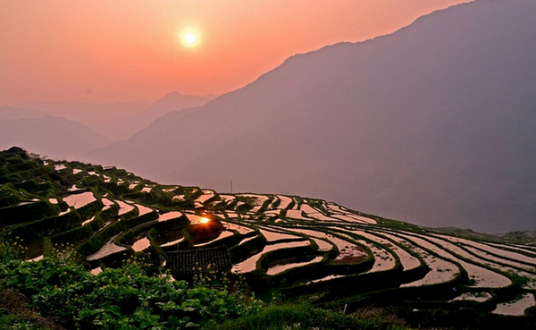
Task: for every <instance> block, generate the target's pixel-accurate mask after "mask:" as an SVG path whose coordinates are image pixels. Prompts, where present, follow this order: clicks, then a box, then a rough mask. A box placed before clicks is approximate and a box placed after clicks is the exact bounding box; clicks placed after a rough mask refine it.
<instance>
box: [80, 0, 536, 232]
mask: <svg viewBox="0 0 536 330" xmlns="http://www.w3.org/2000/svg"><path fill="white" fill-rule="evenodd" d="M534 12H536V2H534V1H527V0H524V1H483V0H481V1H476V2H474V3H469V4H464V5H459V6H455V7H452V8H449V9H447V10H443V11H438V12H435V13H432V14H430V15H428V16H425V17H423V18H420V19H418V20H417V21H416V22H415V23H413V24H412V25H410V26H409V27H407V28H404V29H402V30H400V31H398V32H396V33H394V34H392V35H388V36H384V37H380V38H376V39H374V40H370V41H366V42H362V43H357V44H349V43H346V44H337V45H334V46H330V47H326V48H323V49H321V50H319V51H315V52H311V53H308V54H303V55H297V56H293V57H291V58H289V59H288V60H287V61H285V63H283V64H282V65H281V66H280V67H278V68H276V69H275V70H273V71H271V72H269V73H267V74H265V75H263V76H261V77H260V78H259V79H258V80H257V81H255V82H254V83H252V84H250V85H248V86H246V87H245V88H243V89H240V90H237V91H235V92H232V93H228V94H226V95H223V96H221V97H219V98H217V99H215V100H214V101H212V102H210V103H209V104H207V105H205V106H203V107H199V108H195V109H190V110H185V111H181V112H178V113H177V112H176V113H170V114H168V115H166V116H164V117H163V118H161V119H160V120H157V121H155V122H154V123H153V124H152V125H151V126H149V127H148V128H147V129H145V130H143V131H141V132H139V133H137V134H136V135H134V136H133V137H132V138H130V139H129V140H128V141H126V142H124V143H116V144H112V145H110V146H109V147H108V148H106V149H104V150H100V151H98V152H95V153H92V154H91V155H90V157H89V160H96V161H99V162H106V163H109V164H114V165H118V166H121V167H126V168H128V169H130V170H133V171H136V172H137V173H139V174H141V175H143V176H146V177H150V178H153V179H156V180H160V181H161V182H162V181H163V182H181V183H183V184H196V185H200V186H205V187H212V188H215V189H218V190H220V191H225V190H228V187H229V181H230V180H231V179H232V180H233V185H234V187H235V191H256V192H273V193H275V192H278V193H287V194H298V195H306V196H313V197H319V198H324V199H328V200H334V201H337V202H339V203H342V204H345V205H348V206H350V207H353V208H358V209H360V210H363V211H368V212H371V213H377V214H382V215H384V216H391V217H395V218H398V219H401V220H404V219H406V220H407V221H410V222H416V223H420V224H425V225H429V226H457V227H470V228H473V229H478V230H480V231H486V232H500V231H509V230H516V229H534V224H533V219H534V218H535V217H536V204H535V203H534V197H536V174H535V173H534V171H533V169H534V168H535V165H536V159H535V158H536V130H535V129H534V127H536V113H535V112H534V109H535V108H536V94H535V93H534V92H533V89H534V86H536V63H535V61H534V54H535V53H536V38H534V37H533V34H534V33H533V31H536V20H534V19H533V15H532V13H534Z"/></svg>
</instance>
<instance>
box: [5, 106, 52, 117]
mask: <svg viewBox="0 0 536 330" xmlns="http://www.w3.org/2000/svg"><path fill="white" fill-rule="evenodd" d="M46 116H50V114H49V113H46V112H44V111H41V110H36V109H21V108H13V107H6V106H4V107H0V120H9V119H23V118H42V117H46Z"/></svg>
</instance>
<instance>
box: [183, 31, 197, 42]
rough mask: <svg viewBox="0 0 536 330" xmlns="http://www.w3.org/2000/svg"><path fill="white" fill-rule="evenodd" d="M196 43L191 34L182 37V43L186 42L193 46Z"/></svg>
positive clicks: (194, 37) (193, 35)
mask: <svg viewBox="0 0 536 330" xmlns="http://www.w3.org/2000/svg"><path fill="white" fill-rule="evenodd" d="M196 41H197V38H196V36H195V34H193V33H191V32H188V33H186V35H185V36H184V42H186V43H187V44H188V45H193V44H195V42H196Z"/></svg>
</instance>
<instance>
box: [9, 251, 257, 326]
mask: <svg viewBox="0 0 536 330" xmlns="http://www.w3.org/2000/svg"><path fill="white" fill-rule="evenodd" d="M0 249H1V251H0V252H2V254H1V256H2V257H1V259H0V286H3V287H6V288H10V289H15V290H17V291H19V292H21V293H22V294H24V295H25V296H26V297H27V299H28V303H29V305H30V306H31V307H32V308H34V309H35V310H37V311H39V312H41V313H45V314H50V315H56V316H59V317H61V318H63V319H65V320H67V321H68V322H69V324H70V325H71V326H74V327H77V328H80V329H119V328H120V329H149V328H150V329H186V328H198V327H201V326H203V325H206V324H209V323H220V322H223V321H224V320H228V319H233V318H237V317H241V316H244V315H248V314H251V313H255V312H257V311H258V310H259V309H260V308H261V306H262V304H261V303H260V302H259V301H257V300H255V299H250V298H247V297H245V296H243V295H241V294H240V293H230V292H227V291H226V290H217V289H213V288H208V287H206V286H196V287H193V288H190V287H189V286H188V284H187V283H186V282H185V281H173V280H172V278H171V277H170V276H168V275H166V274H160V276H148V275H147V274H146V273H145V272H144V270H143V267H142V266H143V265H140V262H139V261H138V260H137V259H135V258H134V259H132V260H133V261H132V262H130V263H127V264H126V265H124V266H123V267H122V268H118V269H104V271H103V272H102V273H100V274H99V275H97V276H93V275H91V274H90V273H89V272H88V271H87V270H85V269H84V268H83V266H81V265H77V264H76V263H75V262H74V260H75V259H76V257H75V255H74V252H73V251H74V249H73V248H72V246H63V247H62V246H57V245H56V246H55V247H54V248H53V249H52V257H51V258H45V259H42V260H40V261H38V262H22V261H21V259H20V258H17V248H16V246H12V245H11V244H9V243H6V242H5V241H2V245H0ZM7 256H9V257H7ZM11 323H13V322H11Z"/></svg>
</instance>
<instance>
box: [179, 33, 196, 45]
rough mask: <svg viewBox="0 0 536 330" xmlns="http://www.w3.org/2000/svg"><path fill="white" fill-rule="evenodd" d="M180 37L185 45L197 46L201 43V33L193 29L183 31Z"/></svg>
mask: <svg viewBox="0 0 536 330" xmlns="http://www.w3.org/2000/svg"><path fill="white" fill-rule="evenodd" d="M180 38H181V42H182V44H183V45H184V46H185V47H195V46H197V45H198V44H199V33H197V31H192V30H191V29H188V30H186V31H183V32H182V33H181V36H180Z"/></svg>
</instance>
